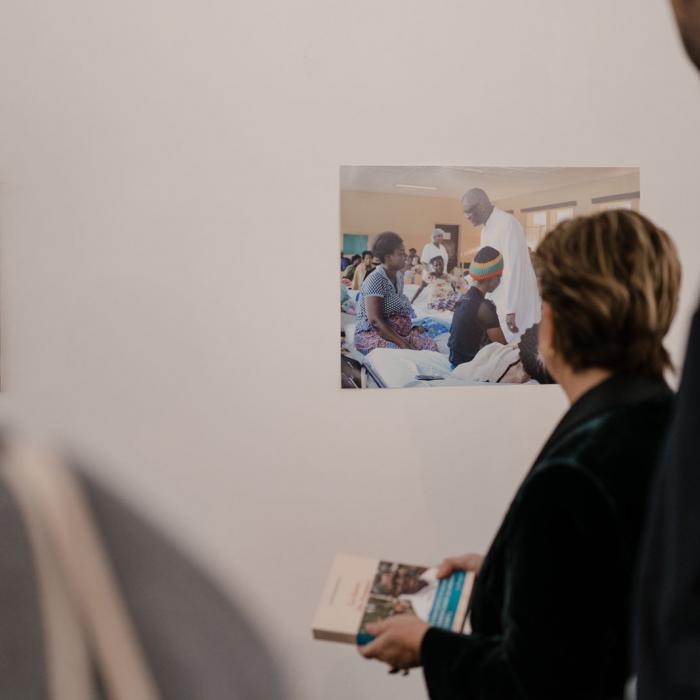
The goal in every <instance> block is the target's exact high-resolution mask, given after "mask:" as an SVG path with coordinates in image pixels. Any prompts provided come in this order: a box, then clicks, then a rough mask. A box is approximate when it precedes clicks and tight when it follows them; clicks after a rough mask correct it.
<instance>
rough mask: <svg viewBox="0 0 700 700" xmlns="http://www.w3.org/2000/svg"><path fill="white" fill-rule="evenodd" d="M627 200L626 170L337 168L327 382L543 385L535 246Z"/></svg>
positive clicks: (635, 201)
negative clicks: (335, 282) (335, 310)
mask: <svg viewBox="0 0 700 700" xmlns="http://www.w3.org/2000/svg"><path fill="white" fill-rule="evenodd" d="M639 203H640V176H639V169H638V168H622V167H618V168H614V167H604V168H590V167H586V168H584V167H571V168H563V167H527V168H526V167H490V166H349V165H348V166H341V167H340V233H339V247H340V346H341V353H340V366H341V386H342V387H343V388H416V387H422V388H430V387H437V386H474V385H492V386H495V385H505V384H551V383H553V380H552V378H551V377H550V376H549V375H548V373H547V371H546V369H545V367H544V365H543V363H542V361H541V358H540V355H539V352H538V340H537V335H538V326H539V321H540V317H541V305H542V302H541V299H540V296H539V292H538V289H537V279H536V275H535V269H534V265H533V256H534V255H535V251H536V250H537V246H538V245H539V243H540V242H541V241H542V240H543V238H544V237H545V236H546V235H547V233H548V232H549V231H551V230H552V229H554V228H555V227H556V226H558V225H559V224H560V223H562V222H563V221H566V220H567V219H572V218H574V217H576V216H581V215H587V214H593V213H596V212H600V211H605V210H607V209H633V210H636V211H638V210H639Z"/></svg>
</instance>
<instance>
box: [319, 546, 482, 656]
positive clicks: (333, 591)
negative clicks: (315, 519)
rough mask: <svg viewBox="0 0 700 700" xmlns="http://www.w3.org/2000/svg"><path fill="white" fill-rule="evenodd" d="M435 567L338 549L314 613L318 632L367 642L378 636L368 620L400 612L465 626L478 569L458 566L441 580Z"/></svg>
mask: <svg viewBox="0 0 700 700" xmlns="http://www.w3.org/2000/svg"><path fill="white" fill-rule="evenodd" d="M436 572H437V567H428V566H413V565H410V564H398V563H395V562H389V561H384V560H381V559H367V558H365V557H356V556H352V555H348V554H338V555H336V557H335V559H334V560H333V566H332V567H331V572H330V574H329V576H328V579H327V580H326V584H325V586H324V589H323V595H322V597H321V602H320V603H319V605H318V608H317V610H316V615H315V617H314V621H313V626H312V631H313V636H314V638H315V639H326V640H329V641H334V642H348V643H350V644H360V645H362V644H367V643H368V642H370V641H372V639H373V638H374V637H373V636H372V635H370V634H369V633H368V632H367V629H366V626H367V624H368V623H371V622H377V621H379V620H384V619H386V618H388V617H392V616H393V615H399V614H401V613H409V614H414V615H417V616H418V617H420V618H422V619H423V620H425V621H426V622H428V623H429V624H431V625H433V626H434V627H440V628H442V629H446V630H451V631H453V632H462V631H463V628H464V624H465V621H466V618H467V611H468V606H469V596H470V595H471V590H472V586H473V584H474V574H473V573H472V572H471V571H468V572H465V571H458V572H455V573H454V574H452V576H450V577H449V578H446V579H442V580H438V579H437V578H436Z"/></svg>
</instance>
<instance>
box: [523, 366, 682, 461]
mask: <svg viewBox="0 0 700 700" xmlns="http://www.w3.org/2000/svg"><path fill="white" fill-rule="evenodd" d="M671 394H672V392H671V390H670V389H669V387H668V384H666V382H665V381H664V380H663V379H662V378H651V377H641V376H639V375H634V374H614V375H613V376H612V377H609V378H608V379H606V380H605V381H603V382H601V383H600V384H598V385H596V386H594V387H593V388H592V389H589V390H588V391H587V392H586V393H585V394H584V395H583V396H581V397H580V398H579V399H578V401H576V403H575V404H573V405H572V406H571V408H570V409H569V410H568V411H567V412H566V413H565V414H564V417H563V418H562V419H561V421H559V424H558V425H557V427H556V428H555V429H554V432H553V433H552V434H551V435H550V436H549V439H548V440H547V442H546V443H545V445H544V447H543V448H542V450H540V453H539V455H538V456H537V459H536V460H535V464H537V462H539V461H540V460H541V459H542V458H543V457H544V456H545V454H546V453H547V452H548V451H549V450H550V449H551V448H552V447H553V446H554V445H556V444H557V443H558V442H559V441H560V440H561V439H562V438H564V437H565V436H566V435H568V434H569V433H570V432H571V431H573V430H574V429H576V428H577V427H578V426H580V425H581V424H583V423H585V422H586V421H588V420H590V419H591V418H594V417H595V416H598V415H601V414H603V413H607V412H608V411H612V410H615V409H616V408H621V407H622V406H629V405H632V404H637V403H641V402H643V401H648V400H650V399H660V398H664V397H667V396H671Z"/></svg>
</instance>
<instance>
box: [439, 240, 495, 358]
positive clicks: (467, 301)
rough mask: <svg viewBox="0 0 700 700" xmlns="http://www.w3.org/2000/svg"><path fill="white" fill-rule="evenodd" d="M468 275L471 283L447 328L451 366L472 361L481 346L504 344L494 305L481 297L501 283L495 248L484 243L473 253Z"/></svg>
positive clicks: (458, 303)
mask: <svg viewBox="0 0 700 700" xmlns="http://www.w3.org/2000/svg"><path fill="white" fill-rule="evenodd" d="M469 276H470V277H471V278H472V280H473V282H472V285H471V286H470V288H469V291H468V292H467V293H466V294H465V295H464V296H463V297H462V298H461V299H460V301H458V302H457V304H456V306H455V310H454V318H453V319H452V327H451V328H450V340H449V342H448V346H449V348H450V362H451V363H452V366H453V367H456V366H457V365H461V364H462V363H464V362H470V361H471V360H473V359H474V356H475V355H476V353H477V352H479V350H480V349H481V348H482V347H484V345H488V344H489V343H502V344H504V345H505V343H506V338H505V335H504V334H503V330H502V329H501V323H500V321H499V319H498V314H497V312H496V305H495V304H494V303H493V302H492V301H490V300H489V299H486V298H485V296H486V294H489V293H490V292H493V291H494V290H495V289H496V287H498V285H499V284H500V283H501V277H502V276H503V256H502V255H501V254H500V253H499V252H498V251H497V250H496V249H495V248H491V247H490V246H485V247H484V248H482V249H481V250H479V252H478V253H477V254H476V255H475V256H474V262H472V264H471V265H470V266H469Z"/></svg>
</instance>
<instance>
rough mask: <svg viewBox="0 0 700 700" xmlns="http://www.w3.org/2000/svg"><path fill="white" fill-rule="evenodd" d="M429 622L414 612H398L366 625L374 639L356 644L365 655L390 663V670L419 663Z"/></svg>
mask: <svg viewBox="0 0 700 700" xmlns="http://www.w3.org/2000/svg"><path fill="white" fill-rule="evenodd" d="M428 629H430V625H429V624H428V623H427V622H425V621H424V620H421V619H420V618H418V617H416V616H415V615H406V614H404V615H397V616H396V617H391V618H389V619H387V620H382V621H380V622H374V623H372V624H368V625H367V631H368V632H369V633H370V634H372V635H374V637H375V639H374V641H372V642H370V643H369V644H365V645H364V646H360V647H358V650H359V652H360V654H362V656H364V657H365V658H366V659H377V660H378V661H384V662H385V663H387V664H389V665H390V666H391V668H392V670H394V671H396V670H399V669H402V670H406V669H409V668H415V667H416V666H420V647H421V644H422V642H423V637H424V636H425V633H426V632H427V631H428Z"/></svg>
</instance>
